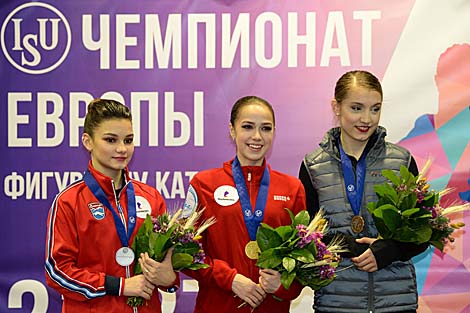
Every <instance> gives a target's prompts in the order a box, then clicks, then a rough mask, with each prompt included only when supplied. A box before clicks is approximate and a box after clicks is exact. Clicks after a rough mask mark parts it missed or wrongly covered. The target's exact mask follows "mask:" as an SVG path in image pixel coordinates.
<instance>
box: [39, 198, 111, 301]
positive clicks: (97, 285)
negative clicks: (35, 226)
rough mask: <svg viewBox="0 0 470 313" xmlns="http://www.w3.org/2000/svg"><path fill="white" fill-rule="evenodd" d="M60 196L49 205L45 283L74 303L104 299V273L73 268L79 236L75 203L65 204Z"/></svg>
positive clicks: (74, 266)
mask: <svg viewBox="0 0 470 313" xmlns="http://www.w3.org/2000/svg"><path fill="white" fill-rule="evenodd" d="M65 196H66V194H64V193H61V194H59V195H58V196H57V197H56V198H55V200H54V203H53V204H52V206H51V208H50V211H49V215H48V221H47V238H46V263H45V270H46V281H47V284H48V285H49V286H50V287H52V288H54V289H56V290H57V291H58V292H59V293H61V294H62V295H64V297H68V298H70V299H73V300H76V301H85V300H88V299H93V298H97V297H103V296H105V295H106V292H105V273H99V272H91V271H89V270H86V269H83V268H79V267H77V266H76V264H77V259H78V253H79V251H78V250H79V249H78V235H77V229H76V223H75V214H74V207H73V206H74V201H73V200H71V201H70V202H67V201H65V200H63V199H64V197H65Z"/></svg>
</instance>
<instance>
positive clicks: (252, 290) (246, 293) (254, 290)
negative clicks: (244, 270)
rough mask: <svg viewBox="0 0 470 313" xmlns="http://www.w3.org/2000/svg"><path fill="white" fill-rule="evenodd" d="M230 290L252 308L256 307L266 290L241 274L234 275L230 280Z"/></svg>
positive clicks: (264, 295)
mask: <svg viewBox="0 0 470 313" xmlns="http://www.w3.org/2000/svg"><path fill="white" fill-rule="evenodd" d="M232 291H233V292H234V293H235V294H236V295H237V296H238V297H239V298H240V299H242V300H243V301H245V302H246V303H248V304H249V305H250V306H251V307H252V308H256V307H258V306H259V305H260V304H261V303H262V302H263V300H264V298H266V292H264V290H263V288H261V286H260V285H258V284H256V283H255V282H253V281H252V280H251V279H249V278H248V277H245V276H243V275H241V274H237V275H235V278H234V279H233V282H232Z"/></svg>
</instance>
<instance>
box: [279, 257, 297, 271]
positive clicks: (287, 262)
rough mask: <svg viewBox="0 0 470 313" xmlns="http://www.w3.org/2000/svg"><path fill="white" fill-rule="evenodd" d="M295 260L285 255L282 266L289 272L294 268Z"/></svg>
mask: <svg viewBox="0 0 470 313" xmlns="http://www.w3.org/2000/svg"><path fill="white" fill-rule="evenodd" d="M295 263H296V262H295V260H294V259H292V258H289V257H285V258H283V259H282V266H283V267H284V268H285V269H286V271H288V272H289V273H290V272H292V271H293V270H294V269H295Z"/></svg>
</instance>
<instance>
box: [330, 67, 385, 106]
mask: <svg viewBox="0 0 470 313" xmlns="http://www.w3.org/2000/svg"><path fill="white" fill-rule="evenodd" d="M353 86H359V87H364V88H367V89H370V90H375V91H377V92H378V93H379V94H380V99H381V100H383V92H382V85H381V84H380V81H379V79H378V78H377V77H375V76H374V75H373V74H372V73H370V72H367V71H360V70H356V71H350V72H346V73H344V74H343V75H342V76H341V77H340V78H339V79H338V81H337V82H336V86H335V99H336V101H337V102H338V103H341V101H343V100H344V98H346V96H347V94H348V92H349V91H350V90H351V88H352V87H353Z"/></svg>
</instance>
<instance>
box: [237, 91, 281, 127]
mask: <svg viewBox="0 0 470 313" xmlns="http://www.w3.org/2000/svg"><path fill="white" fill-rule="evenodd" d="M252 103H260V104H262V105H264V106H265V107H267V108H268V109H269V111H271V114H272V116H273V124H274V125H276V118H275V117H274V110H273V107H272V106H271V104H269V102H268V101H266V100H264V99H263V98H260V97H257V96H246V97H243V98H240V99H238V100H237V102H235V104H234V105H233V106H232V112H231V113H230V123H231V124H232V125H235V121H236V120H237V118H238V114H239V113H240V110H241V109H242V108H243V107H244V106H246V105H248V104H252Z"/></svg>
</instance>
